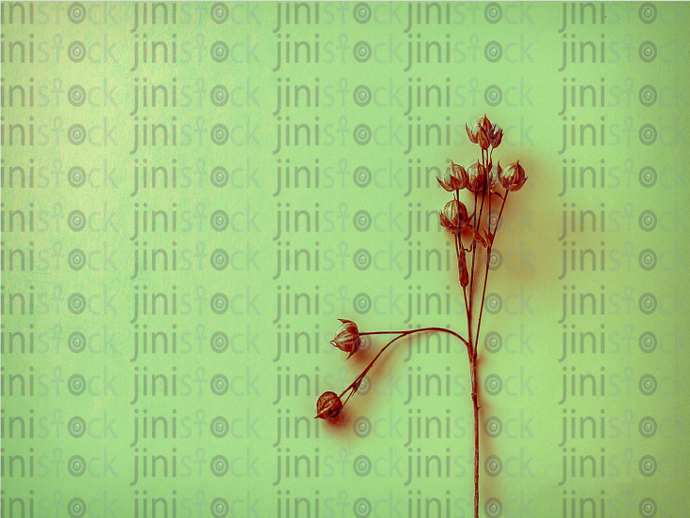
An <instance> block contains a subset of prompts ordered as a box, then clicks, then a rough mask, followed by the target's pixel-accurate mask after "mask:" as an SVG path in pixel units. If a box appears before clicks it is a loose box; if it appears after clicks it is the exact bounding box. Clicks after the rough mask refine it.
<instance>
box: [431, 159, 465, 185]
mask: <svg viewBox="0 0 690 518" xmlns="http://www.w3.org/2000/svg"><path fill="white" fill-rule="evenodd" d="M436 180H438V183H439V184H440V185H441V187H443V188H444V189H445V190H446V191H448V192H452V191H459V190H461V189H464V188H465V187H467V171H465V168H464V167H462V166H461V165H459V164H455V163H453V162H452V161H451V163H450V165H449V166H448V167H447V168H446V172H445V173H444V174H443V178H436Z"/></svg>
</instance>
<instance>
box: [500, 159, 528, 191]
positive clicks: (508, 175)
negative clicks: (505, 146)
mask: <svg viewBox="0 0 690 518" xmlns="http://www.w3.org/2000/svg"><path fill="white" fill-rule="evenodd" d="M498 179H499V181H500V182H501V185H502V186H503V188H504V189H507V190H509V191H518V190H520V188H521V187H522V186H523V185H524V184H525V182H526V181H527V177H526V176H525V170H524V169H523V168H522V166H521V165H520V161H519V160H518V161H516V162H515V163H514V164H510V165H509V166H508V167H506V168H505V170H503V171H501V172H500V174H499V176H498Z"/></svg>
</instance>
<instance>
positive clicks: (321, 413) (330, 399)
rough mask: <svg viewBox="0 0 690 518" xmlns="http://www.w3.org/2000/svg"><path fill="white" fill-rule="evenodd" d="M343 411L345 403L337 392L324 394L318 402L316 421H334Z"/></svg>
mask: <svg viewBox="0 0 690 518" xmlns="http://www.w3.org/2000/svg"><path fill="white" fill-rule="evenodd" d="M342 409H343V402H342V401H341V400H340V397H339V396H338V394H336V393H335V392H330V391H328V392H324V393H323V394H321V395H320V396H319V400H318V401H317V402H316V416H315V417H314V419H316V418H319V419H333V418H334V417H337V416H338V414H340V412H341V411H342Z"/></svg>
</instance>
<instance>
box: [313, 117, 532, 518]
mask: <svg viewBox="0 0 690 518" xmlns="http://www.w3.org/2000/svg"><path fill="white" fill-rule="evenodd" d="M465 129H466V130H467V136H468V138H469V139H470V141H471V142H472V143H473V144H478V145H479V148H480V150H481V157H480V159H479V160H477V161H476V162H474V163H472V164H471V165H470V166H469V167H468V168H467V169H465V168H464V167H463V166H461V165H459V164H455V163H453V162H452V161H451V164H450V165H449V166H448V168H447V169H446V170H445V172H444V174H443V175H442V177H441V178H438V183H439V184H440V185H441V187H443V189H445V190H446V191H448V192H450V193H453V199H452V200H450V201H449V202H448V203H446V204H445V206H444V207H443V209H442V210H441V211H440V212H439V220H440V224H441V226H443V227H444V228H446V229H448V231H450V232H451V233H452V234H453V237H454V240H455V253H456V257H457V261H458V282H459V283H460V286H461V287H462V291H463V294H464V298H465V313H466V315H467V338H463V337H462V336H460V335H459V334H458V333H456V332H455V331H453V330H451V329H445V328H441V327H424V328H419V329H410V330H407V331H369V332H364V333H362V332H360V331H359V328H358V327H357V324H356V323H355V322H352V321H351V320H343V319H341V320H340V321H341V322H342V325H341V326H340V327H339V328H338V329H337V331H336V335H335V338H334V339H333V340H332V341H331V343H332V344H333V345H334V346H335V347H337V348H338V349H341V350H342V351H344V352H347V353H349V355H348V358H350V356H352V355H353V354H355V353H356V352H357V351H358V350H359V347H360V344H361V337H362V336H365V335H394V337H393V338H392V339H391V340H389V341H388V343H387V344H386V345H385V346H383V348H382V349H381V350H380V351H379V353H378V354H377V355H376V356H375V357H374V359H373V360H372V361H371V362H370V363H369V365H368V366H367V367H366V368H365V369H364V371H363V372H362V373H361V374H360V375H359V376H358V377H357V378H356V379H355V380H354V381H353V382H352V383H351V384H350V385H349V386H348V387H347V388H346V389H345V390H343V391H342V392H341V393H340V395H338V394H336V393H335V392H330V391H329V392H324V393H323V394H321V396H320V397H319V399H318V401H317V403H316V412H317V415H316V417H317V418H321V419H333V418H335V417H337V416H338V415H339V414H340V412H341V411H342V410H343V408H344V407H345V405H346V404H347V402H348V401H349V399H350V397H352V395H353V394H354V393H355V392H357V389H358V388H359V386H360V384H361V383H362V380H363V379H364V376H366V374H367V372H369V370H370V369H371V368H372V366H373V365H374V363H376V360H378V358H379V357H380V356H381V355H382V354H383V352H384V351H385V350H386V349H388V347H390V346H391V345H393V344H394V343H396V342H398V341H399V340H400V339H402V338H405V337H407V336H410V335H411V334H414V333H423V332H441V333H448V334H451V335H452V336H454V337H456V338H457V339H458V340H460V341H462V342H463V343H464V344H465V346H466V348H467V355H468V358H469V367H470V379H471V382H472V404H473V408H474V516H475V518H479V409H480V408H481V407H480V405H479V398H478V393H477V345H478V343H479V332H480V329H481V324H482V313H483V309H484V296H485V294H486V283H487V280H488V277H489V262H490V260H491V249H492V247H493V245H494V240H495V238H496V232H497V230H498V227H499V225H500V222H501V216H502V215H503V208H504V207H505V204H506V200H507V199H508V193H510V192H512V191H518V190H519V189H520V188H521V187H522V186H523V185H524V184H525V181H526V180H527V177H526V176H525V170H524V169H523V167H522V166H521V165H520V161H519V160H518V161H516V162H515V163H512V164H510V165H509V166H508V167H506V168H505V169H504V168H502V167H501V165H500V162H499V163H497V164H496V165H494V163H493V151H494V149H496V148H497V147H498V146H500V145H501V140H502V139H503V130H502V129H501V128H500V127H498V126H497V125H496V124H492V123H491V121H490V120H489V119H488V118H487V117H486V115H484V116H483V117H482V118H480V119H478V120H477V121H476V122H475V123H474V124H473V125H472V128H469V127H468V126H467V125H465ZM462 190H467V191H469V193H470V197H471V198H472V197H473V198H474V207H473V211H472V213H471V214H470V213H469V212H468V210H467V207H466V206H465V204H464V203H463V202H462V201H460V191H462ZM501 190H502V191H503V192H501ZM494 196H495V197H497V198H498V199H499V200H501V201H500V205H501V208H500V210H499V212H498V216H497V217H496V218H495V221H494V218H493V216H492V215H493V213H492V210H491V208H492V200H493V197H494ZM485 206H486V208H487V213H486V214H484V208H485ZM477 210H478V212H477ZM465 242H467V243H468V245H467V246H466V245H465ZM479 247H481V248H482V249H483V251H484V252H485V257H486V260H485V263H484V265H483V266H484V268H483V279H484V280H483V285H482V289H481V301H480V303H479V308H477V307H476V306H475V301H477V300H479V299H478V297H475V293H476V292H477V289H478V285H479V284H480V283H481V281H480V274H481V273H482V265H481V264H479V263H480V262H481V259H480V260H479V261H476V263H475V260H476V259H477V249H478V248H479ZM470 255H471V263H470V265H469V267H468V256H470ZM475 317H476V319H475ZM475 320H476V322H475ZM346 393H347V397H346V398H345V399H344V400H343V396H344V395H345V394H346Z"/></svg>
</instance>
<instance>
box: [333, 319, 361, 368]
mask: <svg viewBox="0 0 690 518" xmlns="http://www.w3.org/2000/svg"><path fill="white" fill-rule="evenodd" d="M338 320H340V321H341V322H342V324H340V326H339V327H338V329H336V330H335V338H334V339H333V340H331V343H332V344H333V346H334V347H337V348H338V349H340V350H341V351H344V352H346V353H350V355H349V356H348V357H347V358H349V357H350V356H352V355H353V354H355V353H356V352H357V350H358V349H359V346H360V345H361V343H362V341H361V339H360V337H359V329H358V328H357V324H355V323H354V322H353V321H352V320H343V319H342V318H339V319H338ZM347 358H346V359H347Z"/></svg>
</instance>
